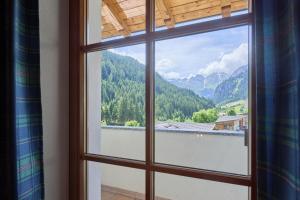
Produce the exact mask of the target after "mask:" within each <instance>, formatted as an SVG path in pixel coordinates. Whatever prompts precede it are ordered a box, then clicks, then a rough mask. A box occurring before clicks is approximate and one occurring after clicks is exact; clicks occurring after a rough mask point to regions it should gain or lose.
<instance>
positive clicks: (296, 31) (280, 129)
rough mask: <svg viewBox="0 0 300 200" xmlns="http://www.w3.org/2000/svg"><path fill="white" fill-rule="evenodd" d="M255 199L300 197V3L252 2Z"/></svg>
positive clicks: (284, 0)
mask: <svg viewBox="0 0 300 200" xmlns="http://www.w3.org/2000/svg"><path fill="white" fill-rule="evenodd" d="M255 2H256V4H255V26H256V34H255V37H256V64H257V170H258V171H257V172H258V174H257V175H258V176H257V183H258V196H259V198H258V199H278V200H294V199H295V200H299V199H300V165H299V163H300V153H299V148H300V138H299V137H300V134H299V122H300V120H299V119H300V118H299V117H300V115H299V114H300V111H299V109H300V106H299V103H300V102H299V100H300V98H299V94H300V91H299V89H300V82H299V81H300V41H299V38H300V2H299V0H262V1H255Z"/></svg>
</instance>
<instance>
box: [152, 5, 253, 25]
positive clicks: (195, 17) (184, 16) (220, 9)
mask: <svg viewBox="0 0 300 200" xmlns="http://www.w3.org/2000/svg"><path fill="white" fill-rule="evenodd" d="M244 13H248V0H234V1H230V0H207V1H199V0H156V3H155V18H156V20H155V22H156V28H157V30H162V29H168V28H173V27H178V26H184V25H188V24H193V23H199V22H204V21H210V20H214V19H221V18H223V17H230V16H234V15H240V14H244Z"/></svg>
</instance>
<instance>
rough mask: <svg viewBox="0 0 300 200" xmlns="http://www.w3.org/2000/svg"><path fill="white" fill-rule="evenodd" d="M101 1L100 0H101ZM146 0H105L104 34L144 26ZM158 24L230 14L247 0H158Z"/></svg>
mask: <svg viewBox="0 0 300 200" xmlns="http://www.w3.org/2000/svg"><path fill="white" fill-rule="evenodd" d="M99 1H100V0H99ZM145 2H146V0H103V1H102V10H101V13H102V24H101V28H102V38H110V37H115V36H125V37H126V36H129V35H130V34H132V33H134V32H139V31H144V30H145V21H146V19H145ZM155 2H156V3H155V4H156V5H155V14H156V19H155V24H156V26H157V27H163V26H164V27H166V28H172V27H174V26H176V24H178V23H183V22H189V21H192V20H199V19H203V18H207V17H214V16H222V17H228V16H230V15H231V12H236V11H242V10H246V9H247V8H248V0H156V1H155Z"/></svg>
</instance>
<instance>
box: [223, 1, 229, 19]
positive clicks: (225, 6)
mask: <svg viewBox="0 0 300 200" xmlns="http://www.w3.org/2000/svg"><path fill="white" fill-rule="evenodd" d="M221 13H222V17H223V18H224V17H230V16H231V1H230V0H222V1H221Z"/></svg>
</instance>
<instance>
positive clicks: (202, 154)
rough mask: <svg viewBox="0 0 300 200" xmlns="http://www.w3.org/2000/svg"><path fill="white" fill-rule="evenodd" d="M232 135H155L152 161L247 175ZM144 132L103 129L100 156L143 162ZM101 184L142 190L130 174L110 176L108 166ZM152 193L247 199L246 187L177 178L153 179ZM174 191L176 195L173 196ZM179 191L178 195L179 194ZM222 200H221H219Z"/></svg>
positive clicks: (240, 143) (177, 198) (185, 199)
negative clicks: (154, 185)
mask: <svg viewBox="0 0 300 200" xmlns="http://www.w3.org/2000/svg"><path fill="white" fill-rule="evenodd" d="M232 133H233V132H218V133H217V132H216V131H215V132H214V131H212V132H211V133H207V132H206V133H205V132H198V133H197V132H191V131H156V135H155V138H156V146H155V150H156V155H155V157H156V161H157V162H165V163H168V164H178V165H184V166H188V167H199V168H204V169H210V170H217V171H225V172H231V173H241V174H247V169H248V164H247V160H248V150H247V146H245V145H244V135H243V134H240V133H239V134H232ZM144 134H145V131H144V130H143V129H141V128H116V127H115V128H107V127H104V128H102V130H101V139H102V143H101V152H102V154H105V155H113V156H119V157H124V158H127V157H128V155H129V156H130V157H131V158H132V157H134V158H136V159H141V160H143V159H144V152H145V151H141V149H144V148H145V139H144V138H145V137H144ZM103 169H104V171H105V173H104V174H103V175H102V176H103V177H102V184H104V185H109V186H113V187H117V188H122V189H126V190H130V191H135V192H140V193H142V192H143V191H144V188H143V187H142V186H140V185H138V184H136V181H137V180H138V179H139V178H140V177H135V175H134V174H126V173H124V175H123V176H122V181H120V178H119V177H116V176H114V171H113V170H110V168H109V166H104V168H103ZM156 181H157V182H156V183H157V184H156V191H157V192H158V195H159V196H160V197H164V198H168V199H172V200H194V199H195V200H196V199H209V200H220V199H222V200H227V199H228V200H242V199H247V195H248V189H247V187H240V186H234V185H228V184H222V183H216V182H211V181H204V180H196V179H188V180H184V181H182V178H180V177H177V176H157V178H156ZM176 191H178V192H176ZM179 191H181V192H179ZM221 197H223V198H221Z"/></svg>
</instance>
